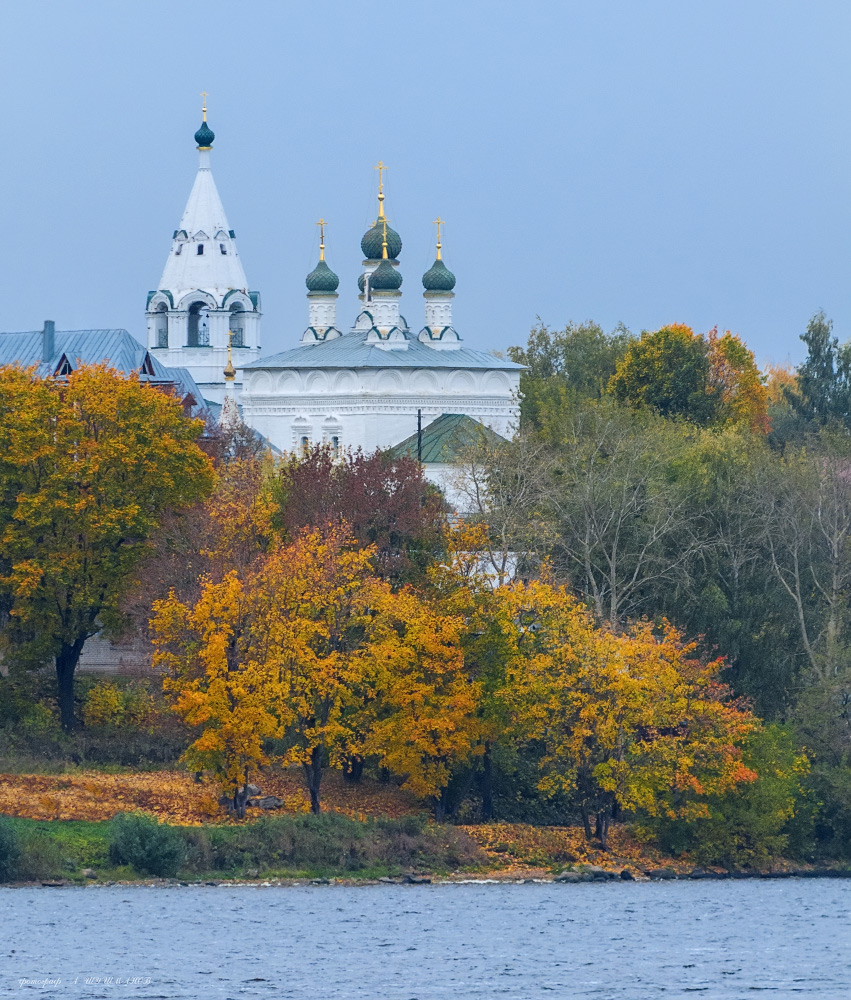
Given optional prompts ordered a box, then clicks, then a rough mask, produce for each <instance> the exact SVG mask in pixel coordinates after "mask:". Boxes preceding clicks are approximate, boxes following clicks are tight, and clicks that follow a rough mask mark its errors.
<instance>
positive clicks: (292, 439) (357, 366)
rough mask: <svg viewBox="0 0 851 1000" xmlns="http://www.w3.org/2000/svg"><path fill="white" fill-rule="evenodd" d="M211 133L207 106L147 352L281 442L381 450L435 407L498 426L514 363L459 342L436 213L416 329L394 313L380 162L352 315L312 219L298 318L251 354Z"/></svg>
mask: <svg viewBox="0 0 851 1000" xmlns="http://www.w3.org/2000/svg"><path fill="white" fill-rule="evenodd" d="M214 139H215V135H214V133H213V132H212V130H211V129H210V127H209V125H208V124H207V113H206V105H205V107H204V110H203V121H202V124H201V127H200V128H199V129H198V131H197V132H196V133H195V141H196V143H197V146H198V155H199V164H198V173H197V174H196V177H195V183H194V184H193V186H192V190H191V192H190V194H189V200H188V202H187V204H186V209H185V211H184V213H183V217H182V218H181V220H180V223H179V225H178V228H177V229H176V230H175V231H174V235H173V237H172V245H171V250H170V252H169V255H168V259H167V260H166V264H165V268H164V269H163V274H162V278H161V279H160V282H159V285H158V287H157V288H156V289H155V290H154V291H152V292H149V293H148V304H147V310H146V317H147V328H148V345H147V346H148V353H149V355H150V356H151V358H152V359H155V361H157V362H159V363H160V364H161V365H162V366H163V367H164V368H167V369H185V370H186V371H187V372H188V373H189V374H190V375H191V376H192V378H193V379H194V381H195V383H197V386H198V389H199V390H200V393H201V394H202V396H203V398H204V399H205V400H207V401H208V402H209V403H210V404H212V407H211V408H212V409H215V410H218V407H219V406H222V410H221V414H222V418H223V419H232V417H233V415H234V414H235V412H236V404H238V405H239V407H240V409H241V412H242V417H243V419H244V421H245V423H246V424H248V425H249V426H250V427H252V428H254V429H255V430H256V431H258V432H259V433H260V434H262V435H263V436H264V437H265V438H266V439H267V440H268V441H269V442H271V444H272V445H274V446H275V447H276V448H277V449H279V450H280V451H282V452H291V451H294V450H298V449H303V448H305V447H307V446H309V445H311V444H315V443H327V444H328V445H330V446H331V447H333V448H334V449H335V450H337V449H340V448H346V449H348V448H352V449H357V448H362V449H363V450H364V451H365V452H371V451H374V450H375V449H376V448H390V447H392V446H398V445H400V444H404V442H405V439H407V438H409V437H410V436H411V435H414V434H416V432H417V428H418V420H419V421H420V425H421V427H422V428H423V434H422V437H421V438H420V443H422V441H423V440H427V439H428V435H429V427H430V426H431V427H432V429H433V432H432V436H435V432H436V431H437V428H438V427H441V426H443V427H444V428H445V427H446V426H447V421H445V420H444V421H440V418H442V417H444V416H446V415H452V417H453V420H452V421H451V424H452V427H453V428H457V427H458V426H459V420H458V418H459V417H460V418H461V421H460V423H461V424H463V425H466V426H465V427H463V428H462V430H465V432H466V433H467V435H469V432H470V429H471V428H474V427H476V426H478V427H480V428H487V429H488V431H487V433H488V435H489V436H493V435H494V433H495V434H498V435H500V436H501V437H510V436H511V434H512V433H513V431H514V429H515V427H516V422H517V419H518V400H517V393H518V388H519V380H520V373H521V371H522V366H520V365H517V364H515V363H514V362H511V361H506V360H502V359H500V358H497V357H495V356H494V355H492V354H489V353H487V352H484V351H474V350H471V349H469V348H467V347H465V346H464V344H463V341H462V339H461V337H460V335H459V334H458V332H457V331H456V330H455V328H454V326H453V325H452V300H453V298H454V291H453V289H454V287H455V276H454V275H453V274H452V272H451V271H450V270H449V269H448V268H447V267H446V265H445V263H444V262H443V260H442V256H441V242H440V223H439V222H438V237H437V254H436V259H435V261H434V263H433V264H432V266H431V267H430V268H429V269H428V270H427V271H426V273H425V274H424V275H423V278H422V283H423V288H424V292H423V299H424V306H425V308H424V324H423V326H422V328H421V329H420V330H419V331H418V332H414V330H412V329H411V328H410V327H409V326H408V322H407V320H406V319H405V317H404V315H403V314H402V301H401V300H402V293H401V291H400V288H401V285H402V275H401V272H400V270H399V256H400V253H401V250H402V240H401V238H400V236H399V234H398V233H397V232H396V231H395V230H394V229H392V228H391V227H390V225H389V222H388V219H387V216H386V214H385V207H384V185H383V170H384V167H383V165H382V164H379V184H378V213H377V217H376V220H375V222H374V224H373V225H372V227H371V228H370V229H369V230H368V231H367V232H366V233H365V234H364V236H363V239H362V240H361V251H362V253H363V258H364V260H363V273H362V275H361V276H360V278H359V279H358V289H359V294H358V297H357V303H355V302H354V301H352V303H351V313H350V315H353V317H354V322H353V323H351V325H349V324H347V323H345V321H344V320H342V319H340V318H339V317H338V305H337V303H338V299H339V293H338V287H339V278H338V277H337V275H336V274H334V272H333V271H332V270H331V269H330V268H329V266H328V264H327V263H326V261H325V243H324V230H322V235H321V236H320V249H319V261H318V263H317V265H316V267H315V268H314V269H313V270H312V271H311V272H310V274H309V275H308V276H307V279H306V284H307V302H308V306H307V314H308V315H307V328H306V329H305V330H304V332H303V333H302V335H301V338H300V340H298V341H295V337H294V341H295V343H294V346H293V347H291V348H290V349H288V350H285V351H282V352H280V353H279V354H274V355H271V356H270V357H261V351H260V319H261V315H262V314H261V300H260V294H259V292H257V291H252V290H251V289H250V288H249V284H248V280H247V278H246V276H245V271H244V269H243V266H242V261H241V259H240V256H239V252H238V250H237V246H236V236H235V233H234V230H233V229H231V228H230V224H229V223H228V220H227V217H226V215H225V211H224V208H223V206H222V202H221V198H220V197H219V193H218V191H217V190H216V185H215V182H214V180H213V174H212V171H211V168H210V157H211V151H212V144H213V140H214ZM353 299H354V296H353ZM229 348H230V349H229ZM231 359H232V364H231ZM474 422H475V423H474ZM444 439H447V435H446V434H445V433H444V434H443V436H442V437H440V440H444ZM432 444H434V442H432ZM432 451H433V449H432Z"/></svg>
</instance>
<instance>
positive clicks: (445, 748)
mask: <svg viewBox="0 0 851 1000" xmlns="http://www.w3.org/2000/svg"><path fill="white" fill-rule="evenodd" d="M376 610H377V612H378V614H377V616H376V621H375V625H376V630H375V640H376V642H375V645H374V646H373V648H372V649H371V650H370V655H372V656H373V657H374V658H375V662H376V665H377V666H378V668H379V674H378V677H377V691H378V693H379V696H380V699H379V702H378V704H377V705H376V706H375V710H374V712H373V719H372V723H371V725H370V727H369V731H370V736H369V737H368V739H367V740H366V749H367V751H368V752H370V753H372V754H375V755H377V757H378V758H379V761H380V763H381V764H382V765H383V766H385V767H387V768H389V769H390V770H391V771H393V773H394V774H397V775H399V776H400V777H402V778H403V779H404V780H403V787H404V788H408V789H410V790H411V791H412V792H414V794H415V795H418V796H420V797H421V798H424V799H428V800H429V801H430V802H431V804H432V807H433V809H434V814H435V818H436V819H438V820H441V819H443V818H444V816H445V814H446V808H447V800H446V793H447V789H448V786H449V780H450V777H451V776H452V773H453V769H455V768H457V767H458V766H459V765H464V764H466V763H469V761H470V759H471V758H472V757H473V756H474V755H477V754H480V753H481V752H482V750H483V743H482V738H483V735H484V734H485V732H486V724H485V721H484V720H483V719H482V718H481V717H480V716H479V714H478V706H479V700H480V697H481V691H482V683H481V681H480V680H479V679H477V678H475V677H471V676H470V675H469V673H468V671H467V669H466V667H465V657H464V647H463V637H464V631H465V627H466V626H465V620H464V618H463V617H462V616H461V615H459V614H454V613H451V612H447V611H445V610H442V609H441V608H440V607H439V605H437V604H435V603H433V602H431V601H429V600H427V599H424V598H423V597H422V596H420V595H418V594H417V593H415V592H414V591H413V590H412V589H410V588H405V589H404V590H401V591H398V592H396V593H394V594H385V595H384V596H383V598H382V600H381V601H380V602H379V604H378V605H377V608H376Z"/></svg>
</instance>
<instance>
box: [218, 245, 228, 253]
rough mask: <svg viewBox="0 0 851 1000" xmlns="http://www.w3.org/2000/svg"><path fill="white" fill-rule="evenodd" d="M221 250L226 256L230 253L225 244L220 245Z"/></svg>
mask: <svg viewBox="0 0 851 1000" xmlns="http://www.w3.org/2000/svg"><path fill="white" fill-rule="evenodd" d="M219 250H221V252H222V253H224V254H226V253H227V252H228V248H227V247H226V246H225V245H224V243H220V244H219Z"/></svg>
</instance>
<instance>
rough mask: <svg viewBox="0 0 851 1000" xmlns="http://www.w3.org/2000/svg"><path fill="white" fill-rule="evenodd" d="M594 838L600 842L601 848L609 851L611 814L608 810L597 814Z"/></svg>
mask: <svg viewBox="0 0 851 1000" xmlns="http://www.w3.org/2000/svg"><path fill="white" fill-rule="evenodd" d="M594 836H595V837H596V838H597V840H599V841H600V847H602V848H603V850H604V851H608V849H609V813H608V810H601V811H600V812H598V813H597V821H596V828H595V830H594Z"/></svg>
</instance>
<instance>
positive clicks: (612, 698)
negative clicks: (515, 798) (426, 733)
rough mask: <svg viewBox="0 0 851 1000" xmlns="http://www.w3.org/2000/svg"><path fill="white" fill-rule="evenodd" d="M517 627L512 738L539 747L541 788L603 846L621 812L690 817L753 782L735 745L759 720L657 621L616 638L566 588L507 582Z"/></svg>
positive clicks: (712, 668) (715, 669) (714, 667)
mask: <svg viewBox="0 0 851 1000" xmlns="http://www.w3.org/2000/svg"><path fill="white" fill-rule="evenodd" d="M502 595H503V599H504V600H505V601H506V602H507V603H508V605H509V608H510V610H511V614H512V616H513V618H514V620H515V623H516V627H517V651H516V655H515V657H514V658H513V662H512V664H511V666H510V670H509V673H510V684H509V688H508V695H507V696H508V698H509V701H510V704H511V708H512V711H513V716H514V720H515V725H516V726H517V731H518V733H519V734H520V738H521V739H524V740H526V741H535V742H536V743H537V744H538V746H539V747H540V748H542V752H541V756H540V767H541V772H542V773H541V779H540V783H539V787H540V788H541V790H542V791H545V792H549V793H552V794H554V793H556V792H565V793H568V794H570V795H571V796H573V797H574V798H575V799H576V801H577V802H578V804H579V808H580V811H581V814H582V819H583V823H584V826H585V834H586V836H587V837H588V838H589V839H591V836H592V830H591V819H592V817H594V818H595V819H596V831H595V833H596V836H597V837H598V838H599V840H600V842H601V844H602V846H603V847H604V848H605V847H606V846H607V836H608V828H609V823H610V821H611V819H612V818H614V817H615V816H616V815H617V814H619V813H620V811H638V810H641V811H643V812H645V813H647V814H648V815H664V816H668V817H680V818H684V819H696V818H698V817H701V816H705V815H707V805H706V799H707V797H709V796H714V795H720V794H723V793H724V792H727V791H730V790H732V789H734V788H736V787H737V786H739V785H741V784H743V783H747V782H751V781H755V780H756V778H757V775H756V774H755V773H754V772H753V771H752V770H750V769H748V768H746V767H745V766H744V764H743V763H742V743H743V741H744V739H745V737H746V736H747V735H748V734H749V733H751V732H753V731H754V730H756V729H757V728H758V726H759V720H758V719H757V718H756V717H755V716H753V715H752V714H751V713H750V712H749V711H748V710H747V708H746V707H744V706H743V705H741V704H740V703H737V702H736V701H734V700H732V699H731V698H730V697H729V692H728V690H727V689H726V687H725V686H724V685H722V684H721V683H719V681H718V673H719V670H720V667H721V666H722V664H721V662H720V661H713V662H710V663H704V662H702V661H701V660H700V659H699V658H698V657H697V653H696V646H695V644H694V643H688V642H685V641H684V640H683V638H682V636H681V635H680V633H679V632H678V631H677V630H676V629H675V628H674V627H673V626H671V625H669V624H667V623H665V624H663V625H662V626H661V627H660V628H657V627H654V626H652V625H651V624H650V623H647V622H639V623H637V624H634V625H632V626H629V627H627V628H625V629H624V630H623V631H622V632H620V633H619V634H617V635H615V634H613V633H612V632H610V631H607V630H605V629H598V628H596V627H595V626H594V623H593V621H592V619H591V617H590V615H589V614H588V613H587V611H586V610H585V609H584V608H583V607H582V606H581V605H579V604H578V602H577V601H576V600H575V599H574V598H573V597H571V595H570V594H568V593H567V592H566V591H565V590H564V589H563V588H561V587H555V586H551V585H549V584H547V583H530V584H528V585H526V586H523V585H516V586H514V587H511V588H506V589H505V590H504V591H503V592H502Z"/></svg>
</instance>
